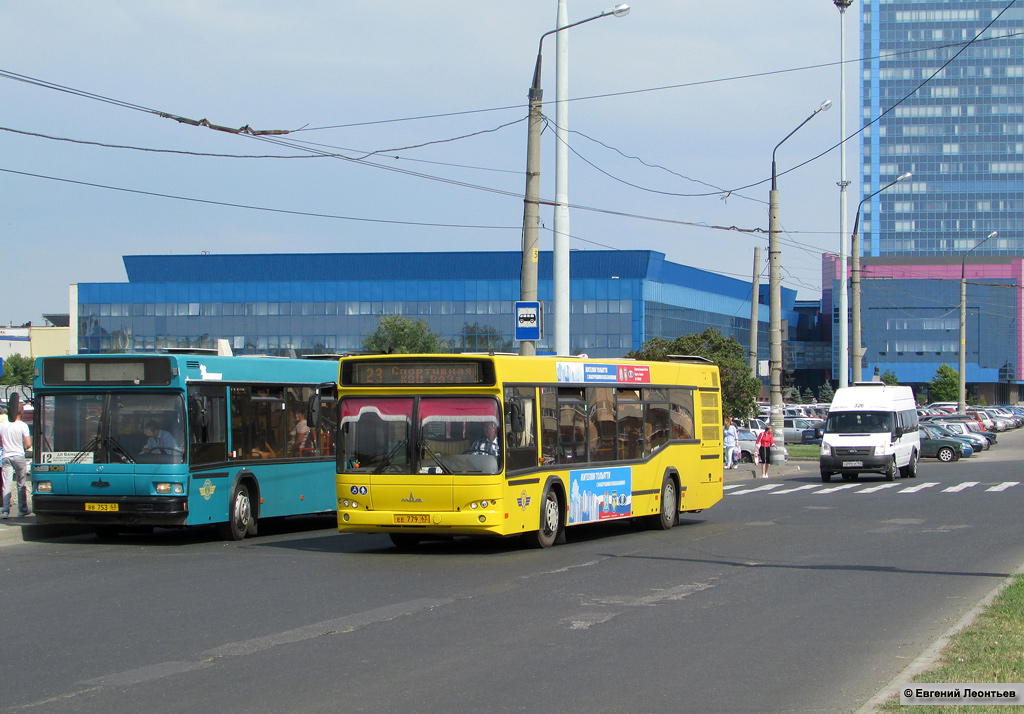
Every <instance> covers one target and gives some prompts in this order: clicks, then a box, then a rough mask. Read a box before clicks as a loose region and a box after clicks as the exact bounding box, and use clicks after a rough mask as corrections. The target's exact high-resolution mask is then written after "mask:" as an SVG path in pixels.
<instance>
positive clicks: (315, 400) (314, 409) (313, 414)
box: [306, 391, 321, 429]
mask: <svg viewBox="0 0 1024 714" xmlns="http://www.w3.org/2000/svg"><path fill="white" fill-rule="evenodd" d="M320 404H321V402H320V392H319V391H317V392H313V396H311V397H310V398H309V408H308V409H307V410H306V424H307V426H309V427H311V428H313V429H319V428H320Z"/></svg>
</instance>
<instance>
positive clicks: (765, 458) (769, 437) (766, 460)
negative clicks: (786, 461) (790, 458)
mask: <svg viewBox="0 0 1024 714" xmlns="http://www.w3.org/2000/svg"><path fill="white" fill-rule="evenodd" d="M773 446H775V436H774V435H773V434H772V429H771V427H768V428H767V429H765V430H764V431H762V432H761V433H760V434H758V436H757V457H758V459H759V460H760V461H761V478H768V465H769V464H770V463H771V462H772V447H773Z"/></svg>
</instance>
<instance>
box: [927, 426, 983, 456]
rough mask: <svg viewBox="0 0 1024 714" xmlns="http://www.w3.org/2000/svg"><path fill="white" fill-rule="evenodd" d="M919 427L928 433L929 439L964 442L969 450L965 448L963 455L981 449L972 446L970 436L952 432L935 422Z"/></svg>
mask: <svg viewBox="0 0 1024 714" xmlns="http://www.w3.org/2000/svg"><path fill="white" fill-rule="evenodd" d="M921 428H922V429H924V430H925V431H926V432H927V433H928V437H929V438H931V439H955V440H956V441H959V442H960V443H961V444H965V445H967V446H968V447H970V452H968V451H967V450H966V449H965V450H964V453H963V456H972V455H973V454H974V452H975V451H980V450H981V449H980V448H978V449H975V448H974V446H975V445H974V441H973V440H972V439H971V438H969V437H967V436H961V435H960V434H954V433H952V432H950V431H948V430H946V429H944V428H942V427H940V426H938V425H936V424H921Z"/></svg>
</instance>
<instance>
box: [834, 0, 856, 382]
mask: <svg viewBox="0 0 1024 714" xmlns="http://www.w3.org/2000/svg"><path fill="white" fill-rule="evenodd" d="M833 2H835V4H836V7H837V8H839V60H840V61H839V141H840V142H841V143H840V144H839V386H840V387H848V386H850V382H849V357H848V355H849V353H850V341H849V330H848V328H849V322H850V318H849V314H850V313H849V309H848V307H847V302H846V187H847V186H849V185H850V182H849V181H847V180H846V8H848V7H850V5H852V4H853V0H833ZM854 381H856V378H854Z"/></svg>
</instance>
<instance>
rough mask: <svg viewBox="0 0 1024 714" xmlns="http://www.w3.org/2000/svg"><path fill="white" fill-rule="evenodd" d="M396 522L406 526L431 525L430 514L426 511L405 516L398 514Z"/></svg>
mask: <svg viewBox="0 0 1024 714" xmlns="http://www.w3.org/2000/svg"><path fill="white" fill-rule="evenodd" d="M395 523H396V524H401V525H406V526H429V525H430V516H428V515H427V514H425V513H412V514H407V515H403V516H399V515H396V516H395Z"/></svg>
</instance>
